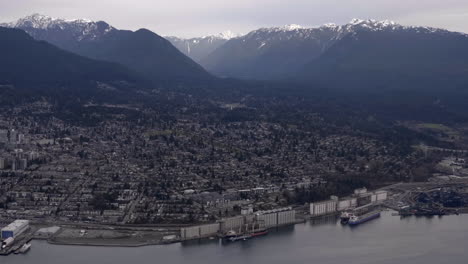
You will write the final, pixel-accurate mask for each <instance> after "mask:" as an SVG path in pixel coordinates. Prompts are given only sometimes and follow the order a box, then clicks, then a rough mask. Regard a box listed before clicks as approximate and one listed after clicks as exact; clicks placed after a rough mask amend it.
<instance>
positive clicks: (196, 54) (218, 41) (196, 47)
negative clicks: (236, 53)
mask: <svg viewBox="0 0 468 264" xmlns="http://www.w3.org/2000/svg"><path fill="white" fill-rule="evenodd" d="M235 37H238V35H236V34H234V33H233V32H231V31H226V32H223V33H220V34H218V35H213V36H205V37H199V38H190V39H183V38H179V37H173V36H169V37H166V39H167V40H169V41H170V42H171V43H172V45H174V46H175V47H176V48H178V49H179V50H180V51H181V52H182V53H184V54H185V55H187V56H189V57H190V58H192V59H193V60H194V61H196V62H197V63H200V62H201V61H202V60H203V59H205V57H206V56H208V55H210V54H211V53H212V52H213V51H215V50H216V49H217V48H219V47H221V46H222V45H224V44H225V43H226V42H228V41H229V40H230V39H233V38H235Z"/></svg>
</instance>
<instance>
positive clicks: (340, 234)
mask: <svg viewBox="0 0 468 264" xmlns="http://www.w3.org/2000/svg"><path fill="white" fill-rule="evenodd" d="M467 223H468V215H459V216H455V215H453V216H442V217H437V216H436V217H431V218H426V217H408V218H402V219H400V217H399V216H392V215H391V212H383V213H382V216H381V217H380V218H377V219H375V220H372V221H369V222H367V223H364V224H362V225H359V226H356V227H349V226H342V225H341V224H340V223H339V221H337V220H336V219H323V220H321V221H314V222H313V223H312V222H308V223H304V224H298V225H296V226H294V227H287V228H282V229H280V230H277V231H275V232H272V233H270V234H269V235H267V236H265V237H259V238H255V239H252V240H248V241H240V242H235V243H228V244H223V243H220V242H219V241H218V240H214V239H213V240H205V241H193V242H190V243H183V244H172V245H165V246H148V247H139V248H110V247H82V246H59V245H50V244H48V243H47V242H45V241H33V243H32V248H31V250H30V251H29V252H28V253H27V254H25V255H11V256H8V257H1V258H0V263H2V264H83V263H86V264H92V263H102V264H129V263H130V264H132V263H138V264H146V263H148V264H149V263H171V264H178V263H181V264H182V263H184V264H186V263H203V264H214V263H223V264H231V263H232V264H234V263H236V264H238V263H255V264H262V263H268V264H271V263H278V264H295V263H298V264H305V263H321V264H328V263H330V264H337V263H347V264H351V263H359V264H365V263H379V264H386V263H388V264H390V263H392V264H393V263H421V264H423V263H424V264H431V263H434V264H439V263H450V264H457V263H466V260H467V259H468V250H467V246H468V240H467V239H466V237H467V236H468V224H467Z"/></svg>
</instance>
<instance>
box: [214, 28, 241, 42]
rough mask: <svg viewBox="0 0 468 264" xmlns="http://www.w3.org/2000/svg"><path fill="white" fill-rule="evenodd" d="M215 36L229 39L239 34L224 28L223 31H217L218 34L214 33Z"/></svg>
mask: <svg viewBox="0 0 468 264" xmlns="http://www.w3.org/2000/svg"><path fill="white" fill-rule="evenodd" d="M215 37H218V38H220V39H225V40H230V39H233V38H237V37H239V34H236V33H234V32H232V31H230V30H226V31H224V32H221V33H219V34H218V35H215Z"/></svg>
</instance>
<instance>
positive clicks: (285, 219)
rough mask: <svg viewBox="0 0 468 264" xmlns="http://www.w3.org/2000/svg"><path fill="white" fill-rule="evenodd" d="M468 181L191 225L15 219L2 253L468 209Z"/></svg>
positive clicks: (395, 188) (264, 231)
mask: <svg viewBox="0 0 468 264" xmlns="http://www.w3.org/2000/svg"><path fill="white" fill-rule="evenodd" d="M467 205H468V181H466V180H464V179H457V180H451V181H442V182H426V183H399V184H394V185H390V186H387V187H383V188H381V189H379V190H375V191H368V190H367V189H366V188H359V189H356V190H354V192H353V194H352V195H350V196H347V197H338V196H331V197H330V199H329V200H325V201H317V202H312V203H307V204H304V205H295V206H294V207H282V208H276V209H271V210H257V211H255V210H254V205H253V204H252V203H250V204H248V205H244V206H243V207H242V208H241V210H240V211H239V215H236V216H231V217H224V218H220V219H218V220H215V221H213V222H211V223H200V224H197V225H192V226H187V225H180V226H167V227H162V226H127V225H109V224H92V223H85V222H81V223H65V222H64V223H62V224H57V223H50V224H47V223H44V222H37V221H34V220H32V221H29V220H14V221H12V222H9V223H6V222H2V224H4V227H3V228H2V229H1V241H2V244H1V245H2V246H1V249H0V255H9V254H12V253H16V254H20V253H26V252H28V250H30V249H31V244H30V241H31V240H32V239H44V240H47V241H48V242H49V243H52V244H67V245H101V246H144V245H157V244H167V243H176V242H182V241H189V240H200V239H216V238H218V239H220V240H221V241H223V242H226V243H231V242H237V241H240V242H241V241H245V240H250V239H254V238H256V237H259V236H265V235H268V234H269V233H270V232H275V230H276V229H279V228H281V227H283V226H288V225H295V224H298V223H303V222H306V221H307V220H308V219H310V220H311V222H312V223H314V222H317V221H321V220H322V219H330V218H333V219H336V220H340V222H341V223H342V224H343V225H349V226H350V227H353V226H356V225H360V224H363V223H365V222H368V221H371V220H373V219H376V218H378V217H379V216H380V214H381V212H382V211H383V210H384V209H386V208H388V209H390V210H393V211H396V213H393V214H392V215H395V216H400V217H406V216H408V215H416V216H418V215H436V214H438V215H441V214H455V213H456V214H458V213H466V212H468V210H467V209H468V206H467Z"/></svg>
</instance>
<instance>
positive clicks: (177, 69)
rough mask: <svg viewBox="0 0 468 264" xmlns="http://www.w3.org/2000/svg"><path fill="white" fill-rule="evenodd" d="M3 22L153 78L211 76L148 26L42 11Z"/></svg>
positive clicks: (69, 48) (72, 50)
mask: <svg viewBox="0 0 468 264" xmlns="http://www.w3.org/2000/svg"><path fill="white" fill-rule="evenodd" d="M3 26H7V27H13V28H18V29H22V30H24V31H26V32H27V33H28V34H30V35H31V36H32V37H34V38H35V39H37V40H45V41H47V42H49V43H51V44H53V45H56V46H57V47H60V48H62V49H64V50H67V51H70V52H73V53H76V54H79V55H82V56H86V57H89V58H93V59H98V60H104V61H110V62H116V63H119V64H122V65H123V66H126V67H127V68H129V69H132V70H134V71H136V72H138V73H140V74H141V75H142V76H144V77H145V78H147V79H149V80H152V81H168V80H169V81H174V80H178V81H195V80H205V79H210V78H211V75H210V74H209V73H207V72H206V71H205V70H204V69H203V68H202V67H200V66H199V65H198V64H197V63H195V62H193V61H192V60H191V59H190V58H188V57H187V56H185V55H184V54H182V53H181V52H180V51H179V50H177V49H176V48H175V47H174V46H172V45H171V43H170V42H169V41H167V40H166V39H164V38H162V37H161V36H159V35H157V34H155V33H153V32H151V31H149V30H146V29H140V30H137V31H135V32H133V31H129V30H118V29H116V28H114V27H112V26H110V25H109V24H107V23H105V22H103V21H99V22H94V21H89V20H83V19H78V20H64V19H55V18H51V17H48V16H44V15H39V14H34V15H31V16H28V17H25V18H22V19H19V20H18V21H17V22H13V23H9V24H3Z"/></svg>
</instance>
